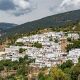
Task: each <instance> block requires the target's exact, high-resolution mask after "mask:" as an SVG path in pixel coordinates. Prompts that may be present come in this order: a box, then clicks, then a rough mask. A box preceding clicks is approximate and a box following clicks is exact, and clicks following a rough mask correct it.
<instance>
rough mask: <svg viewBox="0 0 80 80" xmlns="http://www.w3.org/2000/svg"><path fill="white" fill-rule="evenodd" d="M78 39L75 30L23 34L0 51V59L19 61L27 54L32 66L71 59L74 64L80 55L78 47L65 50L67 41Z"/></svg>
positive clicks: (51, 64)
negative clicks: (12, 43) (31, 60)
mask: <svg viewBox="0 0 80 80" xmlns="http://www.w3.org/2000/svg"><path fill="white" fill-rule="evenodd" d="M68 39H71V40H79V39H80V35H79V33H75V32H46V33H42V34H35V35H31V36H25V37H22V38H19V39H17V40H16V42H15V44H14V45H10V46H9V47H5V49H4V51H1V52H0V60H12V61H19V58H20V57H22V58H23V57H24V56H25V55H28V57H29V58H31V59H34V60H35V63H31V64H30V66H32V67H39V68H42V67H48V68H50V67H52V66H57V65H58V64H62V63H63V62H66V61H67V60H72V61H73V63H74V64H77V63H78V58H79V57H80V48H74V49H71V50H69V51H68V52H67V50H66V48H67V45H68V44H72V43H70V42H69V41H68Z"/></svg>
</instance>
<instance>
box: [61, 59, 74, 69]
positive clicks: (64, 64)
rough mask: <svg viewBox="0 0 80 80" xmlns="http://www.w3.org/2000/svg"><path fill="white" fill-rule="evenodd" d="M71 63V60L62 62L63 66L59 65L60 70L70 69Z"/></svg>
mask: <svg viewBox="0 0 80 80" xmlns="http://www.w3.org/2000/svg"><path fill="white" fill-rule="evenodd" d="M73 65H74V64H73V62H72V60H67V61H66V62H64V63H63V64H61V66H60V67H61V69H62V70H64V69H65V68H71V67H72V66H73Z"/></svg>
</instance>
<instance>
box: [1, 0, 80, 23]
mask: <svg viewBox="0 0 80 80" xmlns="http://www.w3.org/2000/svg"><path fill="white" fill-rule="evenodd" d="M77 9H80V0H0V22H8V23H15V24H23V23H25V22H30V21H33V20H37V19H41V18H43V17H46V16H50V15H54V14H58V13H63V12H67V11H71V10H77Z"/></svg>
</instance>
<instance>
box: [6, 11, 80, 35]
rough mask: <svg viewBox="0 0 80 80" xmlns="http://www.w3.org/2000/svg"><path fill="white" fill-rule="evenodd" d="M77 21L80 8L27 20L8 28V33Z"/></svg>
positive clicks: (79, 18)
mask: <svg viewBox="0 0 80 80" xmlns="http://www.w3.org/2000/svg"><path fill="white" fill-rule="evenodd" d="M77 21H80V10H74V11H70V12H65V13H61V14H56V15H52V16H48V17H45V18H42V19H39V20H36V21H32V22H27V23H24V24H22V25H18V26H17V27H14V28H11V29H8V30H6V34H7V35H10V34H15V33H25V32H31V31H34V30H37V29H38V28H48V27H57V26H64V25H65V24H66V23H67V24H68V23H70V22H72V23H75V22H77Z"/></svg>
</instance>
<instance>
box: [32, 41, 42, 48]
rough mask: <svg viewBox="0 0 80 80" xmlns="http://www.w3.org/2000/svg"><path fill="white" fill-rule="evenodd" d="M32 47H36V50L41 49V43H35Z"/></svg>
mask: <svg viewBox="0 0 80 80" xmlns="http://www.w3.org/2000/svg"><path fill="white" fill-rule="evenodd" d="M33 46H34V47H36V48H42V44H41V43H38V42H35V43H34V44H33Z"/></svg>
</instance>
